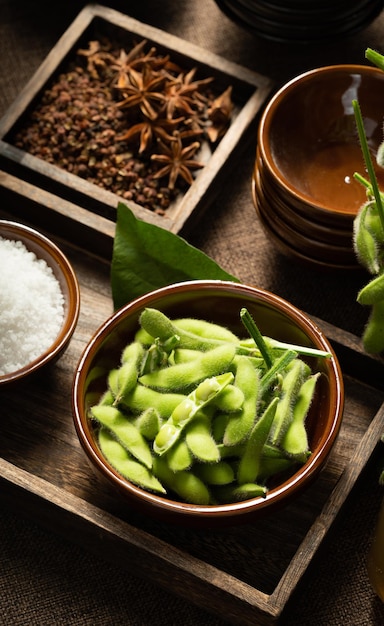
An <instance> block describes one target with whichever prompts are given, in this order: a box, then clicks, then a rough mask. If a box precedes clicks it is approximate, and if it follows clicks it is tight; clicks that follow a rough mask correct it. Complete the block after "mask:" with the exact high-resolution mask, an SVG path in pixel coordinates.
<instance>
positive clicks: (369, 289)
mask: <svg viewBox="0 0 384 626" xmlns="http://www.w3.org/2000/svg"><path fill="white" fill-rule="evenodd" d="M381 300H384V273H383V274H379V275H378V276H376V277H375V278H373V279H372V280H370V281H369V283H368V284H367V285H365V287H363V288H362V289H361V290H360V291H359V293H358V294H357V302H358V303H359V304H362V305H372V304H376V303H377V302H380V301H381Z"/></svg>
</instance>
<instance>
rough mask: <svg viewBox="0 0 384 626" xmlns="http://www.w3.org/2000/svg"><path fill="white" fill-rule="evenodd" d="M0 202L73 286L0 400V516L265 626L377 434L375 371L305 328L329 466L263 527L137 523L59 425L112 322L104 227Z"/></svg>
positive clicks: (10, 192)
mask: <svg viewBox="0 0 384 626" xmlns="http://www.w3.org/2000/svg"><path fill="white" fill-rule="evenodd" d="M0 197H1V199H2V203H1V208H0V217H1V218H3V219H4V218H5V219H19V220H22V221H23V222H26V223H29V224H31V225H32V226H35V227H39V229H40V230H42V231H43V232H46V233H47V234H50V235H51V236H52V238H54V239H55V240H56V241H57V242H58V243H60V245H61V247H62V249H63V250H64V252H66V254H67V256H68V258H69V259H70V261H71V262H72V264H73V267H74V269H75V271H76V273H77V276H78V278H79V282H80V290H81V300H82V304H81V313H80V318H79V323H78V326H77V328H76V331H75V333H74V336H73V339H72V341H71V343H70V345H69V348H68V349H67V351H66V353H65V354H64V356H63V357H62V358H61V359H60V360H59V361H58V362H57V364H55V365H54V366H53V367H51V368H50V369H49V370H48V371H45V372H44V373H43V375H42V376H38V377H36V378H34V379H33V380H25V381H23V382H21V383H20V384H18V385H16V386H12V385H10V386H8V387H5V388H3V389H2V390H1V401H2V404H1V417H2V419H1V421H0V503H1V506H6V507H11V508H12V509H15V510H16V511H18V510H19V511H20V514H21V515H23V516H25V515H30V516H31V517H32V518H33V519H36V520H38V521H39V522H40V523H42V524H44V525H46V526H48V527H49V528H50V529H52V530H54V531H55V532H57V533H61V534H63V535H64V536H65V537H67V538H68V539H70V540H71V541H78V542H80V543H81V545H82V546H85V547H87V548H88V549H89V550H91V551H93V552H94V553H96V554H97V555H98V556H101V557H103V558H105V559H108V560H111V561H112V562H113V563H115V564H119V565H121V566H122V567H126V568H127V570H128V571H130V572H134V573H135V575H137V576H142V577H144V578H148V579H150V580H152V581H153V582H155V583H156V584H158V585H160V586H163V587H165V588H167V589H168V590H169V591H170V592H172V593H175V594H178V595H180V596H181V597H185V598H186V599H187V600H188V601H189V602H194V603H196V604H197V605H199V606H201V607H204V608H205V609H207V610H209V611H211V612H213V613H217V614H218V615H220V616H222V617H223V619H225V620H229V621H230V622H231V623H233V624H240V625H246V626H253V625H254V624H260V625H263V624H264V625H270V624H275V623H276V622H277V621H278V620H279V618H280V617H281V616H282V615H283V611H284V608H285V606H286V604H287V602H288V600H289V598H290V596H291V595H292V593H293V591H294V590H295V589H296V587H297V585H298V583H299V581H300V580H301V578H302V577H303V576H305V574H306V571H307V568H308V567H309V565H310V564H311V562H312V560H313V559H314V556H315V555H316V554H317V552H318V551H320V549H321V544H322V541H323V539H324V538H325V536H326V535H327V533H328V531H329V530H330V529H331V527H332V524H333V522H334V521H335V519H336V517H337V516H338V514H339V513H340V511H341V510H342V507H343V504H344V503H345V501H346V499H347V498H348V496H349V494H350V493H351V491H352V489H353V487H354V485H355V483H356V482H357V480H358V478H359V476H360V474H361V472H362V470H363V469H364V467H365V465H366V463H367V461H368V460H369V458H370V457H371V455H372V453H373V451H374V449H375V448H376V445H377V442H378V440H379V438H380V435H381V433H382V432H383V431H384V408H383V407H384V393H383V390H382V380H383V375H384V364H383V362H382V361H380V360H378V359H375V358H373V357H370V356H368V355H367V354H365V353H364V351H363V350H362V348H361V342H360V339H359V338H357V337H355V336H354V335H351V334H350V333H347V332H345V331H342V330H340V329H338V328H336V327H334V326H333V325H330V324H328V323H326V322H324V321H322V320H316V318H313V317H312V319H314V321H316V322H317V324H318V325H319V327H321V328H322V330H323V332H324V333H325V334H326V335H327V337H328V338H329V340H330V341H331V342H332V343H333V346H334V348H335V350H336V354H337V355H338V358H339V360H340V364H341V367H342V370H343V374H344V382H345V411H344V418H343V423H342V426H341V430H340V434H339V437H338V439H337V442H336V444H335V447H334V449H333V450H332V453H331V455H330V458H329V461H328V462H327V465H326V467H325V468H324V470H323V471H322V472H321V474H320V476H319V477H318V479H317V480H316V482H315V483H314V484H313V485H312V486H311V488H310V489H309V490H308V491H306V492H305V493H303V494H302V495H301V496H299V497H298V498H297V500H295V501H294V502H292V503H291V504H289V505H288V506H287V507H284V508H282V509H281V510H280V511H277V512H275V513H274V514H273V515H272V516H266V517H265V518H263V519H261V520H258V521H255V522H254V523H252V524H245V525H243V526H241V525H240V526H238V527H229V528H223V529H220V530H210V529H204V530H199V529H193V528H183V527H179V526H176V525H169V524H165V523H160V522H159V521H157V520H152V519H150V518H148V517H146V516H144V515H141V514H138V513H137V512H135V511H134V510H133V509H131V508H130V507H129V506H127V504H126V503H124V502H123V501H122V500H121V498H120V497H118V496H117V494H115V492H112V491H111V490H110V488H108V487H107V486H106V485H105V484H104V483H102V482H101V480H100V479H99V478H98V477H97V476H95V474H94V472H93V470H92V469H91V467H90V466H89V464H88V461H87V459H86V457H85V455H84V453H83V451H82V449H81V446H80V443H79V441H78V439H77V436H76V433H75V429H74V424H73V420H72V417H71V413H72V410H71V387H72V383H73V377H74V372H75V370H76V366H77V363H78V361H79V359H80V356H81V353H82V351H83V350H84V348H85V346H86V344H87V343H88V341H89V340H90V339H91V337H92V335H93V333H94V332H95V331H96V329H97V328H98V327H99V326H101V324H102V323H103V322H104V321H105V319H106V318H107V317H109V315H111V314H112V312H113V310H112V308H113V307H112V299H111V294H110V274H109V272H110V264H109V261H110V258H111V249H112V242H113V227H112V223H111V222H110V221H109V220H106V219H105V218H103V217H100V216H97V215H95V216H94V217H93V218H92V221H90V220H88V219H87V218H86V216H84V209H82V208H81V207H77V206H76V205H75V204H73V203H71V202H68V201H61V200H60V199H59V198H58V197H57V196H54V195H53V194H51V193H50V192H47V191H43V190H36V188H34V187H33V186H31V185H30V184H29V183H27V182H22V181H20V180H18V179H15V178H13V177H12V176H11V175H10V174H8V173H4V172H0ZM55 206H59V208H60V211H53V210H52V209H53V208H54V207H55ZM52 216H54V217H52ZM76 216H77V217H78V216H80V217H79V218H78V220H79V221H78V222H77V227H76V228H72V227H71V224H72V225H73V224H74V223H75V219H76Z"/></svg>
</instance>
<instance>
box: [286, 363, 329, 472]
mask: <svg viewBox="0 0 384 626" xmlns="http://www.w3.org/2000/svg"><path fill="white" fill-rule="evenodd" d="M319 376H320V373H317V374H314V375H312V376H310V377H309V378H307V380H305V381H304V382H303V384H302V385H301V388H300V390H299V393H298V395H297V399H296V403H295V406H294V407H293V413H292V422H291V423H290V425H289V426H288V429H287V432H286V433H285V435H284V437H283V440H282V442H281V446H282V448H283V449H284V450H285V452H286V453H287V454H289V455H290V456H292V457H294V458H295V459H296V460H298V461H301V462H303V463H304V462H305V461H306V460H307V458H308V455H309V454H310V452H309V445H308V434H307V430H306V428H305V420H306V417H307V415H308V411H309V408H310V406H311V403H312V400H313V396H314V393H315V386H316V383H317V379H318V378H319Z"/></svg>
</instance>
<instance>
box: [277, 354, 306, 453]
mask: <svg viewBox="0 0 384 626" xmlns="http://www.w3.org/2000/svg"><path fill="white" fill-rule="evenodd" d="M306 367H307V366H306V365H305V363H304V361H301V360H300V359H295V360H294V361H292V362H291V363H290V364H289V365H288V367H287V369H286V373H285V375H284V378H283V382H282V387H281V398H280V399H279V403H278V405H277V408H276V414H275V419H274V421H273V424H272V428H271V436H270V438H269V442H270V443H271V444H272V445H279V444H280V442H281V440H282V439H283V437H284V435H285V433H286V430H287V428H288V426H289V424H290V422H291V420H292V412H293V406H294V404H295V401H296V397H297V393H298V391H299V388H300V386H301V384H302V382H303V376H304V372H305V370H306Z"/></svg>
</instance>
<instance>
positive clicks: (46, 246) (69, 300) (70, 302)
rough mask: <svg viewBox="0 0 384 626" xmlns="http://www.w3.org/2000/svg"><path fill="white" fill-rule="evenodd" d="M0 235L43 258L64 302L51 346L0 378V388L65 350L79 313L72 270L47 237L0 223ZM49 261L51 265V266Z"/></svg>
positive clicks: (6, 223)
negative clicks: (54, 278)
mask: <svg viewBox="0 0 384 626" xmlns="http://www.w3.org/2000/svg"><path fill="white" fill-rule="evenodd" d="M0 236H1V237H4V238H5V239H13V240H19V241H22V242H23V243H24V245H25V246H26V248H28V249H29V250H31V251H32V252H34V253H35V254H36V256H37V257H38V258H44V259H45V261H46V262H47V264H48V265H49V266H50V267H52V271H53V272H54V274H55V277H56V279H57V280H58V281H59V283H60V286H61V289H62V290H63V295H64V300H65V305H64V306H65V310H64V321H63V325H62V328H61V330H60V333H59V334H58V336H57V337H56V339H55V341H54V342H53V343H52V344H51V346H50V347H49V348H48V349H47V350H45V352H43V353H42V354H41V355H40V356H39V357H37V358H36V359H34V360H33V361H31V362H30V363H28V364H27V365H25V366H24V367H22V368H20V369H19V370H16V371H15V372H10V373H9V374H3V375H1V376H0V385H1V384H3V383H10V382H14V381H16V380H19V379H21V378H23V377H25V376H26V375H29V374H32V373H33V372H35V371H36V370H38V369H40V368H41V367H43V366H44V365H46V364H48V363H49V362H51V361H54V360H55V359H56V358H57V357H58V356H59V354H60V352H61V351H62V350H63V349H64V348H65V346H66V344H67V343H68V342H69V340H70V338H71V336H72V335H73V332H74V330H75V327H76V324H77V321H78V317H79V313H80V287H79V283H78V280H77V276H76V274H75V271H74V270H73V268H72V266H71V264H70V262H69V260H68V259H67V257H66V256H65V254H64V253H63V252H62V251H61V250H60V248H59V247H58V246H57V245H56V244H55V243H53V241H51V240H50V239H49V238H48V237H46V236H45V235H43V234H42V233H40V232H38V231H37V230H35V229H34V228H32V227H30V226H26V225H25V224H20V223H18V222H12V221H8V220H0ZM52 261H53V265H52Z"/></svg>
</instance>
